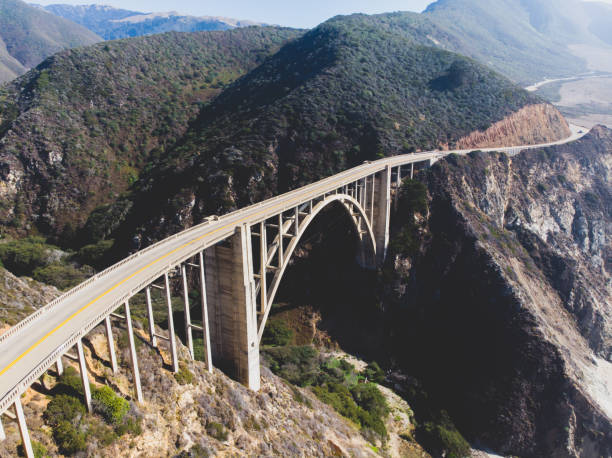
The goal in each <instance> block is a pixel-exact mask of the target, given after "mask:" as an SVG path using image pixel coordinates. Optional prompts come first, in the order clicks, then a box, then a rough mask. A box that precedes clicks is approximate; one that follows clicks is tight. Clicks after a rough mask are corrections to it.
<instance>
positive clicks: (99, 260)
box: [77, 240, 115, 269]
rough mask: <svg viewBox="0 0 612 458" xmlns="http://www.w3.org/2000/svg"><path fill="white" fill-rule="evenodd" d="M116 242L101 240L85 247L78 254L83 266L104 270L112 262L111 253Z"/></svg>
mask: <svg viewBox="0 0 612 458" xmlns="http://www.w3.org/2000/svg"><path fill="white" fill-rule="evenodd" d="M114 243H115V241H114V240H100V241H99V242H97V243H94V244H91V245H85V246H84V247H82V248H81V249H80V250H79V251H78V253H77V259H78V260H79V262H81V263H83V264H87V265H89V266H92V267H95V268H96V269H103V268H104V267H106V265H107V264H108V263H109V262H110V256H109V253H110V251H111V249H112V248H113V245H114Z"/></svg>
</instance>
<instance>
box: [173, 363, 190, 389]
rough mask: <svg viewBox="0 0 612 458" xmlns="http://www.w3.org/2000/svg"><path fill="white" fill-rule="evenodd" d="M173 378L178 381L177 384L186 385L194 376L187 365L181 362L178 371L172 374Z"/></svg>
mask: <svg viewBox="0 0 612 458" xmlns="http://www.w3.org/2000/svg"><path fill="white" fill-rule="evenodd" d="M174 378H175V379H176V381H177V382H178V383H179V385H187V384H190V383H193V381H194V379H195V377H194V375H193V373H192V372H191V371H190V370H189V369H187V366H186V365H185V364H183V363H181V365H180V368H179V371H178V372H177V373H176V374H174Z"/></svg>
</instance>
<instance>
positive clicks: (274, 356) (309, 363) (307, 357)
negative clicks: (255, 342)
mask: <svg viewBox="0 0 612 458" xmlns="http://www.w3.org/2000/svg"><path fill="white" fill-rule="evenodd" d="M264 355H265V358H266V360H267V361H268V363H269V365H270V369H271V370H272V372H274V373H275V374H276V375H278V376H279V377H282V378H284V379H285V380H287V381H289V382H291V383H293V384H294V385H299V386H306V385H311V384H312V383H313V382H314V381H315V380H316V378H317V376H318V374H319V358H318V356H319V353H318V352H317V350H315V349H314V348H313V347H310V346H302V347H296V346H289V347H274V348H268V349H266V350H265V351H264Z"/></svg>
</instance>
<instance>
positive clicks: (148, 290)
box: [145, 286, 157, 348]
mask: <svg viewBox="0 0 612 458" xmlns="http://www.w3.org/2000/svg"><path fill="white" fill-rule="evenodd" d="M145 295H146V298H147V315H148V317H149V337H150V339H151V346H152V347H153V348H155V347H157V337H155V320H154V318H153V304H152V303H151V287H150V286H147V288H146V290H145Z"/></svg>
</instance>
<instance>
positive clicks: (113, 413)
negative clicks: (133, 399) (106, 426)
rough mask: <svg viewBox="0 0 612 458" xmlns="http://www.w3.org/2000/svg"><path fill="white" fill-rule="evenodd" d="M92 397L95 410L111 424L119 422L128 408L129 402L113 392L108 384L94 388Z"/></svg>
mask: <svg viewBox="0 0 612 458" xmlns="http://www.w3.org/2000/svg"><path fill="white" fill-rule="evenodd" d="M92 399H93V405H94V409H95V411H96V412H97V413H99V414H100V415H102V417H104V419H105V420H106V421H107V422H108V423H110V424H113V425H119V424H121V423H122V422H123V420H124V418H125V415H126V414H127V413H128V411H129V410H130V403H129V402H128V401H126V400H125V399H123V398H122V397H121V396H118V395H117V394H115V392H114V391H113V390H112V388H110V387H109V386H103V387H101V388H96V389H94V390H93V393H92Z"/></svg>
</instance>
